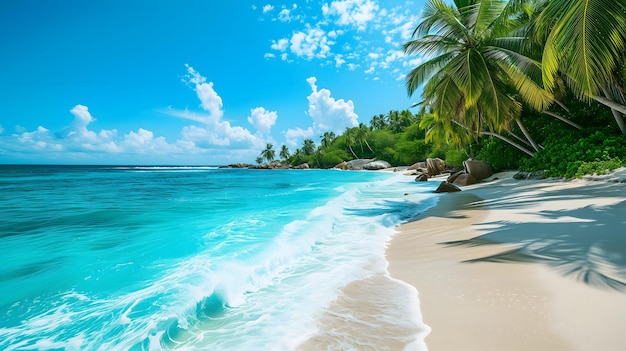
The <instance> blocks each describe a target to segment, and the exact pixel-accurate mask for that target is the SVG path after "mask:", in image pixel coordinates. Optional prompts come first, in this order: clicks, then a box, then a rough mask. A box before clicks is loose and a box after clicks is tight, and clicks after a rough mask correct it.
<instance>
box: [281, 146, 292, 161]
mask: <svg viewBox="0 0 626 351" xmlns="http://www.w3.org/2000/svg"><path fill="white" fill-rule="evenodd" d="M279 156H280V158H281V159H282V160H283V161H285V160H287V159H288V158H289V157H290V156H291V153H290V152H289V148H288V147H287V145H283V146H281V148H280V154H279Z"/></svg>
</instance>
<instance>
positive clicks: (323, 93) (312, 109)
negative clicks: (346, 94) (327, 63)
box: [306, 77, 358, 133]
mask: <svg viewBox="0 0 626 351" xmlns="http://www.w3.org/2000/svg"><path fill="white" fill-rule="evenodd" d="M306 81H307V83H309V85H310V86H311V94H310V95H309V96H308V97H307V99H308V100H309V110H308V114H309V116H310V117H311V118H312V119H313V121H314V122H313V126H314V129H315V130H316V131H317V132H326V131H329V132H335V133H340V132H342V131H343V130H344V129H345V128H346V127H354V126H356V125H357V124H358V122H357V118H358V115H357V114H356V113H354V103H353V102H352V100H348V101H344V100H343V99H339V100H335V98H333V97H331V93H330V90H328V89H320V90H318V88H317V85H316V84H315V83H316V82H317V78H315V77H309V78H308V79H307V80H306Z"/></svg>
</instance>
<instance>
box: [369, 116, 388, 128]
mask: <svg viewBox="0 0 626 351" xmlns="http://www.w3.org/2000/svg"><path fill="white" fill-rule="evenodd" d="M370 126H371V127H372V129H373V130H381V129H384V128H385V127H386V126H387V124H386V123H385V115H376V116H374V117H372V120H371V121H370Z"/></svg>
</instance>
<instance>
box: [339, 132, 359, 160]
mask: <svg viewBox="0 0 626 351" xmlns="http://www.w3.org/2000/svg"><path fill="white" fill-rule="evenodd" d="M343 136H344V138H345V140H346V146H347V147H348V149H349V150H350V153H351V154H352V156H354V158H359V157H358V156H357V155H356V154H355V153H354V150H353V149H352V147H353V146H354V145H355V144H356V130H355V128H349V127H348V128H346V131H345V132H344V133H343Z"/></svg>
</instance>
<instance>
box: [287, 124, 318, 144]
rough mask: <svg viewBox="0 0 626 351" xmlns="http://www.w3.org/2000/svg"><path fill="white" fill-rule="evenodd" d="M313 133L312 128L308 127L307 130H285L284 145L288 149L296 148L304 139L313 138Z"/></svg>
mask: <svg viewBox="0 0 626 351" xmlns="http://www.w3.org/2000/svg"><path fill="white" fill-rule="evenodd" d="M314 134H315V132H313V128H312V127H309V128H307V129H302V128H291V129H287V131H286V132H285V144H286V145H287V146H289V147H292V148H293V147H297V146H298V145H300V144H301V142H302V141H303V140H304V139H309V138H311V137H313V135H314Z"/></svg>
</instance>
